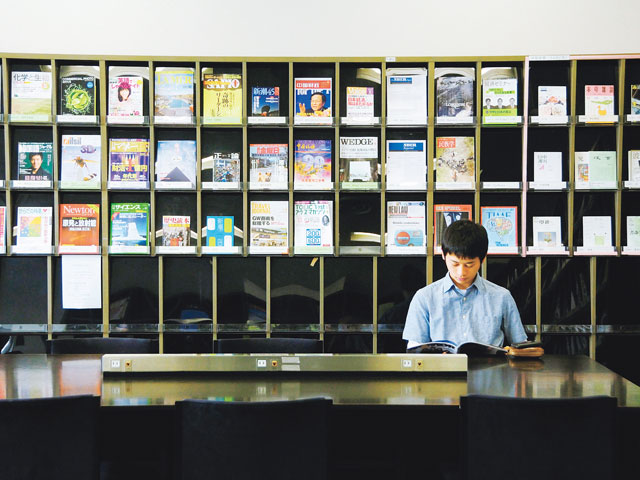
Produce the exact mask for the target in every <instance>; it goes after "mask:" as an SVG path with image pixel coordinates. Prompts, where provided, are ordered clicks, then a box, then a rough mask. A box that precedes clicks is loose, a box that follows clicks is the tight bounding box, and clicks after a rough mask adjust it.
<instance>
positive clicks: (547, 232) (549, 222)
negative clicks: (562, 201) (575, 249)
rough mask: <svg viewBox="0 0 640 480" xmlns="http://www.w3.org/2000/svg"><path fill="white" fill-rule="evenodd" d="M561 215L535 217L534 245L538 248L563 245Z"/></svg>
mask: <svg viewBox="0 0 640 480" xmlns="http://www.w3.org/2000/svg"><path fill="white" fill-rule="evenodd" d="M560 223H561V218H560V217H533V246H534V247H536V248H554V247H562V246H563V245H562V229H561V224H560Z"/></svg>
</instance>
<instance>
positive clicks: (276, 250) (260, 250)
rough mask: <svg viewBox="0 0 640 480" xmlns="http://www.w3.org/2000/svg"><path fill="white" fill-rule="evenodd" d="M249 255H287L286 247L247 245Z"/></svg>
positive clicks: (287, 249)
mask: <svg viewBox="0 0 640 480" xmlns="http://www.w3.org/2000/svg"><path fill="white" fill-rule="evenodd" d="M249 254H250V255H288V254H289V248H288V247H249Z"/></svg>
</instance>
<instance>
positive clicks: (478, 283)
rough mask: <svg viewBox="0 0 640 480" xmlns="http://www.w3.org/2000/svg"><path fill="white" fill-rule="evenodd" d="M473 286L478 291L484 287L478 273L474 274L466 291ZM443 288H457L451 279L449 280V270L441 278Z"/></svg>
mask: <svg viewBox="0 0 640 480" xmlns="http://www.w3.org/2000/svg"><path fill="white" fill-rule="evenodd" d="M473 287H475V288H476V290H478V291H481V290H482V289H483V287H484V284H483V283H482V277H481V276H480V274H479V273H478V274H477V275H476V279H475V280H474V281H473V283H472V284H471V285H469V288H467V291H469V289H472V288H473ZM443 288H444V291H445V292H448V291H450V290H451V289H452V288H458V287H456V285H455V283H453V280H451V276H450V275H449V272H447V274H446V275H445V277H444V278H443Z"/></svg>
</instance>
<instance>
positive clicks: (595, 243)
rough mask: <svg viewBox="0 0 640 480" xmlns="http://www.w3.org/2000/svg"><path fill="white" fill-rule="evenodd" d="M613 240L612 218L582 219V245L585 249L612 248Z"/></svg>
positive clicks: (595, 217) (593, 217) (591, 217)
mask: <svg viewBox="0 0 640 480" xmlns="http://www.w3.org/2000/svg"><path fill="white" fill-rule="evenodd" d="M611 239H612V236H611V217H608V216H587V215H585V216H584V217H582V244H583V246H584V247H585V248H588V249H598V248H610V247H611V246H612V245H613V243H612V240H611Z"/></svg>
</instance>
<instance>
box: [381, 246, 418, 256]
mask: <svg viewBox="0 0 640 480" xmlns="http://www.w3.org/2000/svg"><path fill="white" fill-rule="evenodd" d="M386 253H387V255H426V254H427V247H426V246H423V247H400V246H398V245H387V248H386Z"/></svg>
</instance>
